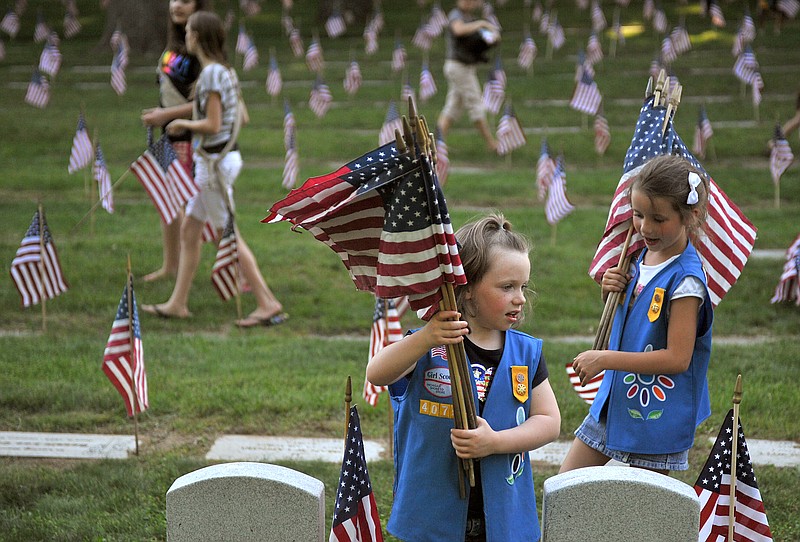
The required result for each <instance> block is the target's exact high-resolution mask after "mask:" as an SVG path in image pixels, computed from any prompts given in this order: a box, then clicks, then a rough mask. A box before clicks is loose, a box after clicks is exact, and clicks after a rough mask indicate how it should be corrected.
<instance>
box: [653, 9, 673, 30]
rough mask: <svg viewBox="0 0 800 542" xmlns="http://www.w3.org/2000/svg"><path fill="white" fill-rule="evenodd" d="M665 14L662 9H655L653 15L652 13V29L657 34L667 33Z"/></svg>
mask: <svg viewBox="0 0 800 542" xmlns="http://www.w3.org/2000/svg"><path fill="white" fill-rule="evenodd" d="M668 24H669V23H668V21H667V14H666V13H664V10H663V9H660V8H658V9H656V11H655V13H653V28H654V29H655V31H656V32H658V33H659V34H663V33H664V32H666V31H667V25H668Z"/></svg>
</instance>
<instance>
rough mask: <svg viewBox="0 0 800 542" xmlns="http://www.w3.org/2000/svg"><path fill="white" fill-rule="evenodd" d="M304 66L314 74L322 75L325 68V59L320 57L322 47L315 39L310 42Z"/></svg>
mask: <svg viewBox="0 0 800 542" xmlns="http://www.w3.org/2000/svg"><path fill="white" fill-rule="evenodd" d="M306 65H307V66H308V69H309V70H311V71H312V72H314V73H318V74H319V73H322V69H323V68H324V67H325V59H324V58H323V57H322V46H321V45H320V44H319V41H317V40H316V39H312V40H311V44H310V45H309V46H308V51H306Z"/></svg>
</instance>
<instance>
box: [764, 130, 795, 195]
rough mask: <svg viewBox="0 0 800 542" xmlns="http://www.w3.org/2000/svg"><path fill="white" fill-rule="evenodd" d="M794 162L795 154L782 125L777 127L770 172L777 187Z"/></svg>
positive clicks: (773, 140) (770, 156) (773, 141)
mask: <svg viewBox="0 0 800 542" xmlns="http://www.w3.org/2000/svg"><path fill="white" fill-rule="evenodd" d="M792 161H794V154H792V148H791V147H790V146H789V142H788V141H787V140H786V136H785V135H784V134H783V129H782V128H781V125H780V124H777V125H776V126H775V136H774V137H773V138H772V151H771V152H770V155H769V171H770V173H771V174H772V182H773V183H775V184H776V185H777V184H779V183H780V182H781V176H782V175H783V173H784V171H786V170H787V169H788V168H789V166H790V165H791V164H792Z"/></svg>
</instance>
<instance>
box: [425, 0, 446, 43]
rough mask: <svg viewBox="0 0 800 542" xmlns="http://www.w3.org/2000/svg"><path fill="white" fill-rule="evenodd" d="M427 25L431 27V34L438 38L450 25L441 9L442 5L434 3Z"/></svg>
mask: <svg viewBox="0 0 800 542" xmlns="http://www.w3.org/2000/svg"><path fill="white" fill-rule="evenodd" d="M428 23H429V24H430V27H431V33H432V34H433V35H434V36H439V35H440V34H441V33H442V32H443V31H444V29H445V28H447V26H448V25H449V24H450V23H449V21H448V20H447V15H446V14H445V12H444V10H443V9H442V5H441V4H440V3H439V2H434V4H433V7H432V8H431V17H430V19H429V20H428Z"/></svg>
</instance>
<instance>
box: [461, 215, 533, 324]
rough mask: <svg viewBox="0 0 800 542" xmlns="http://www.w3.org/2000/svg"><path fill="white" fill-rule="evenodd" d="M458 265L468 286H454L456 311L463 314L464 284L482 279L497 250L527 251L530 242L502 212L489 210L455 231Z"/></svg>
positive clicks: (529, 247)
mask: <svg viewBox="0 0 800 542" xmlns="http://www.w3.org/2000/svg"><path fill="white" fill-rule="evenodd" d="M456 240H457V241H458V252H459V255H460V256H461V265H462V266H463V267H464V274H465V275H466V277H467V285H465V286H459V287H457V288H456V291H455V294H456V304H457V305H458V310H459V311H461V312H462V313H465V300H466V292H467V287H468V286H469V285H470V284H477V283H478V282H480V281H481V279H483V277H484V276H485V275H486V273H487V272H488V271H489V267H490V266H491V265H492V261H493V256H494V254H495V251H497V250H511V251H515V252H522V253H524V254H529V253H530V251H531V243H530V241H529V240H528V238H527V237H525V236H524V235H522V234H520V233H517V232H515V231H513V230H512V226H511V222H509V221H508V220H506V218H505V217H504V216H503V214H502V213H499V212H494V213H490V214H488V215H487V216H485V217H483V218H479V219H476V220H474V221H472V222H469V223H467V224H465V225H463V226H462V227H461V228H459V230H458V231H457V232H456Z"/></svg>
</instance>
